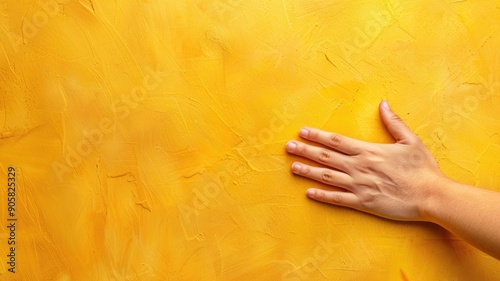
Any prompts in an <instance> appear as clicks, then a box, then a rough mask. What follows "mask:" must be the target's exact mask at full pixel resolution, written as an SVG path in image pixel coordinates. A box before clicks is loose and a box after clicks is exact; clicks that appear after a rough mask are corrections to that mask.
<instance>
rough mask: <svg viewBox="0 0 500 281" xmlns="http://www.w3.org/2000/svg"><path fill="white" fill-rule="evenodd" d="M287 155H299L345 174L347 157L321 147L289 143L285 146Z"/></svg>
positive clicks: (297, 142)
mask: <svg viewBox="0 0 500 281" xmlns="http://www.w3.org/2000/svg"><path fill="white" fill-rule="evenodd" d="M286 150H287V151H288V152H289V153H292V154H295V155H299V156H302V157H305V158H308V159H311V160H313V161H316V162H318V163H320V164H323V165H325V166H329V167H332V168H335V169H337V170H339V171H343V172H347V166H346V161H347V157H348V156H347V155H345V154H342V153H339V152H337V151H333V150H330V149H327V148H323V147H317V146H314V145H309V144H306V143H303V142H299V141H289V142H288V143H287V144H286Z"/></svg>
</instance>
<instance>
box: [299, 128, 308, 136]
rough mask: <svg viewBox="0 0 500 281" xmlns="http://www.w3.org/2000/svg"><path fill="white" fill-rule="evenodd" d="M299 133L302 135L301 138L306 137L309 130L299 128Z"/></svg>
mask: <svg viewBox="0 0 500 281" xmlns="http://www.w3.org/2000/svg"><path fill="white" fill-rule="evenodd" d="M299 135H300V136H301V137H303V138H307V136H308V135H309V130H307V129H300V131H299Z"/></svg>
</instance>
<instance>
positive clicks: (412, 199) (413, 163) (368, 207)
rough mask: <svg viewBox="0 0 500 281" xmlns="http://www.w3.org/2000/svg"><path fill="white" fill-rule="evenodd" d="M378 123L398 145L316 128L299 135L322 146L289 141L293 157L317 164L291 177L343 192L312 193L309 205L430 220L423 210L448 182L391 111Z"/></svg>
mask: <svg viewBox="0 0 500 281" xmlns="http://www.w3.org/2000/svg"><path fill="white" fill-rule="evenodd" d="M379 111H380V117H381V118H382V122H383V123H384V125H385V127H386V128H387V130H388V131H389V133H390V134H391V135H392V137H393V138H394V139H395V141H396V142H395V143H391V144H378V143H369V142H364V141H360V140H356V139H352V138H348V137H346V136H342V135H338V134H335V133H329V132H325V131H321V130H318V129H313V128H307V127H306V128H302V129H301V130H300V133H299V135H300V136H301V137H302V138H304V139H306V140H308V141H312V142H316V143H318V144H319V145H318V146H314V145H309V144H306V143H303V142H299V141H295V140H293V141H289V142H288V143H287V144H286V150H287V151H288V152H289V153H292V154H295V155H298V156H302V157H305V158H308V159H310V160H313V161H316V162H318V163H319V164H322V166H310V165H306V164H304V163H300V162H294V163H293V164H292V172H293V173H295V174H297V175H299V176H303V177H307V178H310V179H312V180H315V181H318V182H321V183H324V184H327V185H330V186H335V187H340V188H342V189H343V190H339V191H330V190H325V189H320V188H310V189H308V190H307V196H308V197H309V198H311V199H314V200H318V201H322V202H326V203H330V204H334V205H340V206H345V207H350V208H353V209H357V210H360V211H363V212H368V213H371V214H374V215H378V216H381V217H385V218H390V219H395V220H426V217H425V214H424V210H425V204H426V201H427V199H428V198H429V196H431V194H432V190H433V189H434V188H438V187H439V182H441V181H443V180H445V179H446V177H445V176H444V175H443V173H442V172H441V171H440V169H439V167H438V165H437V162H436V160H435V159H434V157H433V156H432V155H431V154H430V152H429V150H428V149H427V148H426V147H425V145H424V144H423V143H422V141H421V140H420V139H419V138H418V137H417V136H416V135H415V134H414V133H413V132H412V131H411V130H410V129H409V128H408V127H407V126H406V125H405V124H404V123H403V121H402V120H401V119H400V118H399V117H398V116H397V115H396V114H395V113H394V112H392V110H391V109H390V108H389V105H388V104H387V102H386V101H382V103H381V104H380V105H379Z"/></svg>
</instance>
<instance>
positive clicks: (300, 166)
mask: <svg viewBox="0 0 500 281" xmlns="http://www.w3.org/2000/svg"><path fill="white" fill-rule="evenodd" d="M300 168H302V165H300V164H299V163H293V165H292V171H293V172H294V173H297V172H298V171H300Z"/></svg>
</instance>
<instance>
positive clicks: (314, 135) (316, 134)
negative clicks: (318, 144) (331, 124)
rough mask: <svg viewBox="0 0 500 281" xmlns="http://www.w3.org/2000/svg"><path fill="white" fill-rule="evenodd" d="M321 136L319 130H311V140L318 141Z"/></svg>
mask: <svg viewBox="0 0 500 281" xmlns="http://www.w3.org/2000/svg"><path fill="white" fill-rule="evenodd" d="M318 136H319V132H318V130H314V129H311V130H309V138H310V139H317V138H318Z"/></svg>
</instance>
